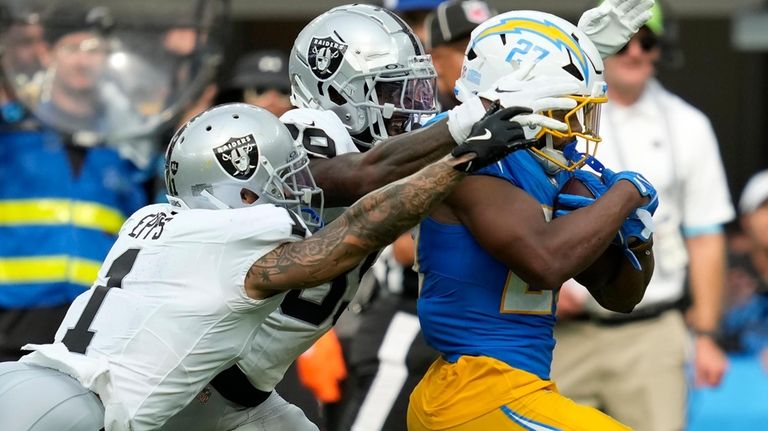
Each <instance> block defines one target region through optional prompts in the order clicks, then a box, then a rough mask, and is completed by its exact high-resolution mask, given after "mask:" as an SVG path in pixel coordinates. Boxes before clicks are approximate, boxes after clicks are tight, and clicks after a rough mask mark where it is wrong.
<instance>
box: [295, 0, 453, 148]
mask: <svg viewBox="0 0 768 431" xmlns="http://www.w3.org/2000/svg"><path fill="white" fill-rule="evenodd" d="M288 73H289V75H290V78H291V101H292V102H293V104H294V105H295V106H298V107H301V108H312V109H323V110H331V111H334V112H335V113H336V114H337V115H338V117H339V118H340V119H341V121H342V122H343V123H344V125H345V126H346V127H347V129H348V130H349V133H350V135H352V137H353V139H354V140H355V143H356V144H358V145H361V146H363V147H370V146H371V145H373V144H374V143H375V142H377V141H379V140H382V139H384V138H386V137H388V136H389V135H395V134H398V133H402V132H405V131H408V130H411V129H415V128H417V127H419V126H420V125H421V124H422V123H423V122H424V121H425V120H426V119H427V118H430V117H431V116H432V115H434V114H436V113H437V110H438V109H437V105H436V98H435V88H436V87H435V76H436V75H435V68H434V66H433V65H432V59H431V57H430V56H429V55H426V54H424V48H423V47H422V45H421V42H419V40H418V39H417V38H416V36H415V35H414V34H413V32H412V31H411V29H410V28H409V27H408V25H407V24H405V23H404V22H403V21H402V20H401V19H400V18H399V17H397V16H396V15H395V14H394V13H392V12H391V11H389V10H387V9H384V8H381V7H377V6H372V5H365V4H356V5H346V6H339V7H336V8H334V9H331V10H330V11H328V12H326V13H324V14H322V15H320V16H318V17H317V18H315V19H314V20H313V21H312V22H310V23H309V24H308V25H307V26H306V27H304V29H303V30H302V31H301V33H300V34H299V36H298V37H297V38H296V41H295V42H294V44H293V48H292V49H291V55H290V59H289V62H288Z"/></svg>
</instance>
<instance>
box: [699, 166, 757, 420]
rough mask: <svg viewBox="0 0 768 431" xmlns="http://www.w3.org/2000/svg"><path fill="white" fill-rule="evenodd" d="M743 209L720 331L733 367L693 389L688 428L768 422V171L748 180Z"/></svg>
mask: <svg viewBox="0 0 768 431" xmlns="http://www.w3.org/2000/svg"><path fill="white" fill-rule="evenodd" d="M739 213H740V222H741V227H742V229H743V231H744V233H745V234H746V235H745V236H746V239H747V241H748V243H747V247H742V246H741V244H738V243H736V242H731V247H729V265H728V273H727V277H726V303H725V313H724V315H723V322H722V325H721V334H720V336H721V340H722V343H723V345H724V347H725V349H726V351H727V352H728V358H729V369H728V373H727V374H726V375H725V378H724V379H723V383H722V385H721V386H720V387H718V388H716V389H709V388H702V389H698V390H695V391H693V392H692V394H691V407H690V414H689V418H690V426H689V428H688V430H689V431H729V430H734V431H736V430H749V429H761V428H763V427H764V426H765V423H766V422H768V410H766V409H765V400H766V399H768V171H762V172H759V173H757V174H755V175H754V176H753V177H752V178H751V179H750V180H749V182H748V183H747V186H746V187H745V189H744V191H743V192H742V194H741V199H740V200H739ZM734 412H738V414H734Z"/></svg>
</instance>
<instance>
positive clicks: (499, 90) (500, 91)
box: [495, 87, 520, 93]
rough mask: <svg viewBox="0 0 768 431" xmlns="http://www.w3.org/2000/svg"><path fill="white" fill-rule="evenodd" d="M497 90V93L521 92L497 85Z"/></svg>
mask: <svg viewBox="0 0 768 431" xmlns="http://www.w3.org/2000/svg"><path fill="white" fill-rule="evenodd" d="M495 91H496V92H497V93H519V92H520V90H502V89H501V88H499V87H496V90H495Z"/></svg>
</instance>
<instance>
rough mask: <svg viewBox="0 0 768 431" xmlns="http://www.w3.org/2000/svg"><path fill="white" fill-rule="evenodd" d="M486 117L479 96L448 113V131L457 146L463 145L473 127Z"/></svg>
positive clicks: (471, 98)
mask: <svg viewBox="0 0 768 431" xmlns="http://www.w3.org/2000/svg"><path fill="white" fill-rule="evenodd" d="M484 115H485V106H483V102H482V101H481V100H480V98H479V97H477V96H472V97H470V98H469V99H467V100H466V101H465V102H464V103H462V104H460V105H458V106H456V107H454V108H453V109H451V110H450V111H448V131H449V132H451V136H453V140H454V141H456V144H457V145H459V144H463V143H464V141H465V140H466V139H467V137H469V133H470V132H471V131H472V126H474V125H475V123H477V122H478V121H480V120H481V119H482V118H483V116H484Z"/></svg>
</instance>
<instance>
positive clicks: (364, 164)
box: [310, 120, 456, 207]
mask: <svg viewBox="0 0 768 431" xmlns="http://www.w3.org/2000/svg"><path fill="white" fill-rule="evenodd" d="M447 123H448V121H447V120H441V121H438V122H436V123H435V124H433V125H431V126H429V127H424V128H421V129H419V130H414V131H413V132H408V133H405V134H402V135H398V136H392V137H390V138H388V139H386V140H384V141H382V142H379V143H378V144H376V145H374V146H373V148H371V149H370V150H368V151H366V152H365V153H347V154H342V155H339V156H336V157H333V158H330V159H312V162H311V165H310V166H311V169H312V176H313V177H314V178H315V182H316V183H317V185H318V186H319V187H320V188H322V189H323V190H324V191H325V204H326V206H329V207H338V206H348V205H351V204H352V203H354V202H355V201H356V200H358V199H360V197H362V196H363V195H365V194H366V193H369V192H371V191H373V190H376V189H377V188H379V187H381V186H383V185H385V184H389V183H391V182H393V181H396V180H399V179H400V178H403V177H406V176H408V175H410V174H412V173H414V172H416V171H418V170H419V169H421V168H423V167H424V166H426V165H428V164H430V163H432V162H435V161H437V160H439V159H440V158H441V157H443V156H445V155H446V154H448V153H449V152H451V150H452V149H453V148H455V147H456V141H454V139H453V137H451V134H450V132H449V131H448V125H447Z"/></svg>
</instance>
